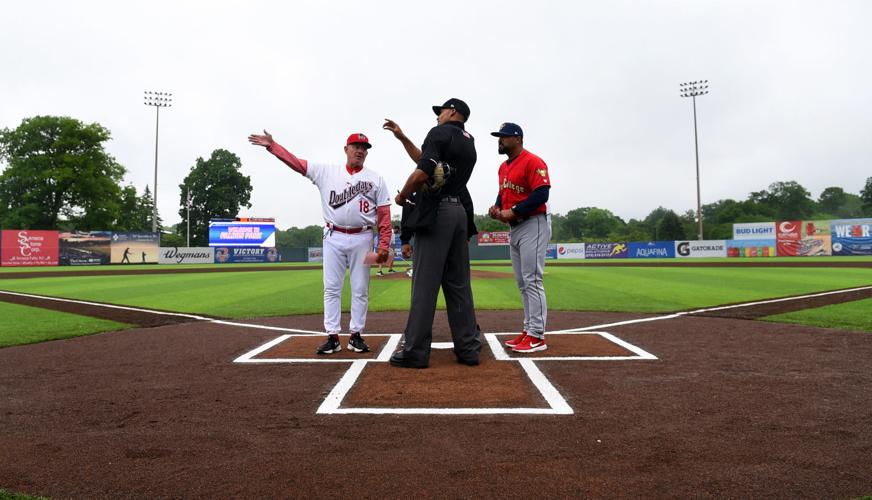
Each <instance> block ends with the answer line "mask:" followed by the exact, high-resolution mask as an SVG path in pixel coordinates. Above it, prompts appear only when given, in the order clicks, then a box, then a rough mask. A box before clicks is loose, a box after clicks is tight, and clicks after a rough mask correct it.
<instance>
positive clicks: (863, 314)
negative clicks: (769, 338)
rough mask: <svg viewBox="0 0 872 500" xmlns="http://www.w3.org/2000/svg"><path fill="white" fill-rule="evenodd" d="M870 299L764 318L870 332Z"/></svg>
mask: <svg viewBox="0 0 872 500" xmlns="http://www.w3.org/2000/svg"><path fill="white" fill-rule="evenodd" d="M870 311H872V299H866V300H858V301H855V302H846V303H844V304H833V305H831V306H823V307H816V308H814V309H804V310H802V311H796V312H792V313H785V314H776V315H774V316H768V317H766V318H764V320H765V321H772V322H775V323H793V324H798V325H812V326H820V327H823V328H839V329H842V330H858V331H866V332H872V325H870V323H872V320H870V319H869V316H870V314H869V312H870Z"/></svg>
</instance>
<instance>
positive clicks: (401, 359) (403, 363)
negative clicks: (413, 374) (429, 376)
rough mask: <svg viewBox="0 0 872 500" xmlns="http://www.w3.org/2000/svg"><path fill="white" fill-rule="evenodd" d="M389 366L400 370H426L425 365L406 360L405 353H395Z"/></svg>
mask: <svg viewBox="0 0 872 500" xmlns="http://www.w3.org/2000/svg"><path fill="white" fill-rule="evenodd" d="M391 364H392V365H394V366H399V367H400V368H427V365H426V364H423V365H422V364H418V363H413V362H412V360H410V359H407V358H406V353H405V351H397V352H395V353H394V354H393V356H391Z"/></svg>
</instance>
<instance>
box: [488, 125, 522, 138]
mask: <svg viewBox="0 0 872 500" xmlns="http://www.w3.org/2000/svg"><path fill="white" fill-rule="evenodd" d="M491 135H492V136H494V137H524V131H523V130H521V126H520V125H518V124H517V123H509V122H506V123H503V124H502V125H500V130H499V131H498V132H491Z"/></svg>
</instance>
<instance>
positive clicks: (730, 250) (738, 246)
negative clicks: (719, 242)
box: [727, 239, 777, 257]
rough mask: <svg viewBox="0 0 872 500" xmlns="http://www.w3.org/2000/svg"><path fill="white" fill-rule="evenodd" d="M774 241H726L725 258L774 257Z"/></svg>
mask: <svg viewBox="0 0 872 500" xmlns="http://www.w3.org/2000/svg"><path fill="white" fill-rule="evenodd" d="M775 248H776V246H775V240H774V239H773V240H727V257H775V256H776V255H777V253H776V251H775Z"/></svg>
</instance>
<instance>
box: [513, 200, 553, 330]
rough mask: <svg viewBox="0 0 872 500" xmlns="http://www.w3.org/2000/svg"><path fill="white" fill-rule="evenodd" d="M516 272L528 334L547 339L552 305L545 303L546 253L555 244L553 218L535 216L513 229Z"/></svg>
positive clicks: (541, 215)
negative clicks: (546, 331) (549, 312)
mask: <svg viewBox="0 0 872 500" xmlns="http://www.w3.org/2000/svg"><path fill="white" fill-rule="evenodd" d="M509 241H510V243H509V254H510V255H511V257H512V270H514V271H515V281H516V282H517V283H518V289H519V290H520V291H521V299H522V300H523V302H524V331H526V332H527V334H528V335H532V336H534V337H537V338H545V322H546V321H547V319H548V304H547V302H546V300H545V285H544V283H543V281H542V276H543V275H544V273H545V251H546V250H547V249H548V242H549V241H551V216H550V215H546V214H540V215H535V216H533V217H530V218H529V219H527V220H525V221H524V222H521V223H520V224H518V225H516V226H514V227H512V229H511V232H510V233H509Z"/></svg>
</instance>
